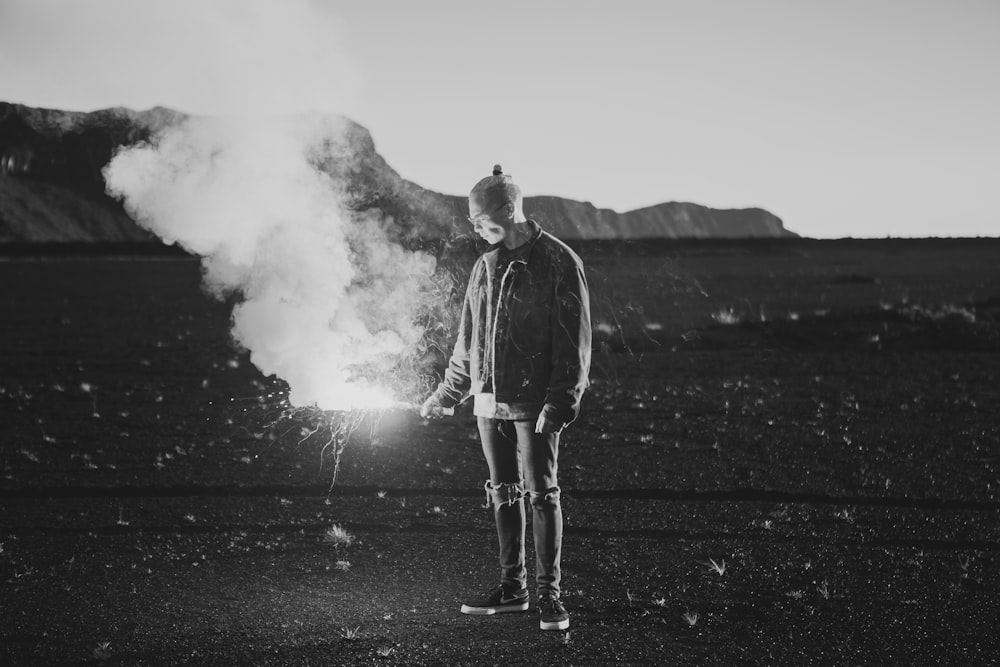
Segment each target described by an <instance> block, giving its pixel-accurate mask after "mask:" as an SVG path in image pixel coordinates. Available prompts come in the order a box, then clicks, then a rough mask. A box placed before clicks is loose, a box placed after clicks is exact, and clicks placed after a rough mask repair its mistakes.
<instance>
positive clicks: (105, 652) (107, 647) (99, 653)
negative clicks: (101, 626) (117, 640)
mask: <svg viewBox="0 0 1000 667" xmlns="http://www.w3.org/2000/svg"><path fill="white" fill-rule="evenodd" d="M91 655H92V656H93V657H94V659H95V660H107V659H108V658H110V657H111V642H100V643H99V644H98V645H97V646H96V647H94V650H93V651H92V652H91Z"/></svg>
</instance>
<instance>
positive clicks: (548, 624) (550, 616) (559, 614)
mask: <svg viewBox="0 0 1000 667" xmlns="http://www.w3.org/2000/svg"><path fill="white" fill-rule="evenodd" d="M538 610H539V611H540V612H541V613H542V620H541V622H540V623H539V627H541V628H542V630H565V629H566V628H568V627H569V614H568V613H566V607H564V606H563V603H562V602H560V601H559V594H558V593H553V592H551V591H544V592H542V593H540V594H539V596H538Z"/></svg>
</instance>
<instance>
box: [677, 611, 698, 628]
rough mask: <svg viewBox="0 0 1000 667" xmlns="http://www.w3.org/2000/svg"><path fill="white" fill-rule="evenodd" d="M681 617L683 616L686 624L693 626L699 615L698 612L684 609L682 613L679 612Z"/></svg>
mask: <svg viewBox="0 0 1000 667" xmlns="http://www.w3.org/2000/svg"><path fill="white" fill-rule="evenodd" d="M681 618H683V619H684V620H685V622H687V624H688V626H690V627H694V625H695V623H697V622H698V618H699V616H698V612H696V611H690V610H688V611H685V612H684V613H683V614H681Z"/></svg>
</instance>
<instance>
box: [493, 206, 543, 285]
mask: <svg viewBox="0 0 1000 667" xmlns="http://www.w3.org/2000/svg"><path fill="white" fill-rule="evenodd" d="M525 224H527V225H528V228H529V229H531V237H530V238H529V239H528V240H527V241H526V242H525V243H524V245H521V246H518V247H517V248H515V250H521V249H522V248H523V249H524V250H523V259H524V261H525V262H527V261H528V258H529V257H530V256H531V250H532V248H534V247H535V243H537V242H538V239H540V238H542V234H543V233H544V232H543V230H542V228H541V226H540V225H539V224H538V223H537V222H535V221H534V220H532V219H531V218H528V219H527V220H525ZM502 246H503V241H500V242H499V243H494V244H493V245H491V246H490V247H489V248H487V249H486V252H484V253H483V261H485V262H486V266H487V268H489V269H490V275H492V273H493V271H494V270H495V269H496V268H497V259H498V258H499V256H500V248H501V247H502ZM525 246H527V247H525Z"/></svg>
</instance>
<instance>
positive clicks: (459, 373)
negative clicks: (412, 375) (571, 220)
mask: <svg viewBox="0 0 1000 667" xmlns="http://www.w3.org/2000/svg"><path fill="white" fill-rule="evenodd" d="M527 224H528V225H529V226H530V227H531V228H532V230H533V231H534V234H533V236H532V237H531V239H530V240H529V241H528V242H527V244H526V246H527V247H524V248H523V249H518V251H517V253H516V259H515V260H514V261H513V262H512V263H511V264H510V266H509V267H507V268H506V269H505V270H504V271H503V273H502V274H500V275H499V276H498V275H497V261H498V256H499V255H500V246H499V245H496V246H492V247H491V248H490V249H489V250H487V251H486V252H485V253H484V254H483V255H482V256H480V257H479V259H477V260H476V263H475V265H474V266H473V268H472V273H471V275H470V277H469V284H468V286H467V288H466V292H465V299H464V301H463V304H462V315H461V319H460V321H459V330H458V337H457V339H456V341H455V347H454V350H453V352H452V355H451V359H450V360H449V362H448V368H447V369H446V371H445V375H444V379H443V380H442V382H441V384H439V385H438V388H437V389H436V390H435V398H436V399H437V401H438V403H440V405H441V406H442V407H453V406H455V405H457V404H458V403H460V402H462V401H464V400H465V399H466V398H468V397H469V395H476V396H477V401H476V414H478V415H480V416H494V417H496V418H500V419H531V420H534V419H535V418H537V416H538V415H539V414H540V413H544V414H545V417H546V418H547V419H549V420H551V421H553V422H556V423H560V424H563V425H565V424H568V423H570V422H572V421H573V420H574V419H576V417H577V416H578V415H579V412H580V399H581V398H582V397H583V392H584V391H585V390H586V388H587V386H588V385H589V380H588V375H589V373H590V357H591V352H590V344H591V328H590V294H589V290H588V287H587V279H586V276H585V274H584V270H583V262H582V261H581V260H580V258H579V256H577V254H576V253H575V252H573V250H571V249H570V248H569V246H567V245H566V244H565V243H563V242H562V241H560V240H559V239H557V238H555V237H554V236H552V235H551V234H549V233H548V232H545V231H544V230H542V229H541V228H540V227H539V226H538V224H537V223H535V222H534V221H532V220H528V221H527ZM495 280H499V281H500V284H499V285H498V286H495V285H494V281H495ZM494 287H498V289H496V290H495V289H494ZM494 294H497V297H496V299H495V300H496V303H493V301H494V296H493V295H494ZM480 399H483V400H480ZM483 410H486V411H488V412H489V413H491V414H483V412H482V411H483Z"/></svg>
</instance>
